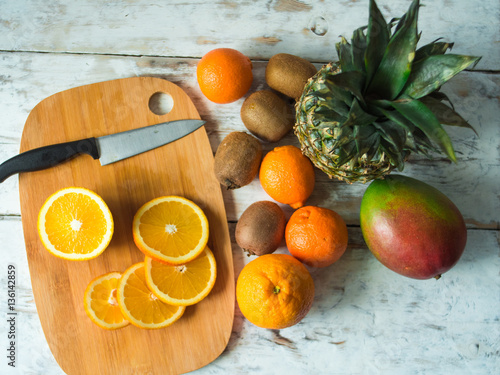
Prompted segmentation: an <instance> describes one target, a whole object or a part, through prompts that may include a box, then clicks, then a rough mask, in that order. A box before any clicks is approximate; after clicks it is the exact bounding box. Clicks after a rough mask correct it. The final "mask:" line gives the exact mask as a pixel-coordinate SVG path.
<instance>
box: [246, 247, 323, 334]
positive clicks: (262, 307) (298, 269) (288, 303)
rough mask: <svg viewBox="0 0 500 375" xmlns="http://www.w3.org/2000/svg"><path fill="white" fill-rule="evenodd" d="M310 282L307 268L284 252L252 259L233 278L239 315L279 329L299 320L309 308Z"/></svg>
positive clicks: (312, 289) (312, 284)
mask: <svg viewBox="0 0 500 375" xmlns="http://www.w3.org/2000/svg"><path fill="white" fill-rule="evenodd" d="M313 299H314V282H313V279H312V277H311V274H310V273H309V271H308V270H307V268H306V267H305V266H304V265H303V264H302V263H300V262H299V261H298V260H297V259H295V258H294V257H292V256H290V255H288V254H267V255H262V256H260V257H258V258H256V259H255V260H252V261H251V262H250V263H248V264H247V265H246V266H245V267H243V269H242V270H241V272H240V274H239V276H238V280H237V282H236V300H237V301H238V305H239V307H240V310H241V312H242V313H243V315H244V316H245V317H246V318H247V319H248V320H249V321H250V322H251V323H253V324H255V325H256V326H258V327H262V328H269V329H281V328H286V327H290V326H293V325H295V324H297V323H298V322H300V321H301V320H302V319H303V318H304V317H305V316H306V315H307V313H308V312H309V310H310V309H311V306H312V303H313Z"/></svg>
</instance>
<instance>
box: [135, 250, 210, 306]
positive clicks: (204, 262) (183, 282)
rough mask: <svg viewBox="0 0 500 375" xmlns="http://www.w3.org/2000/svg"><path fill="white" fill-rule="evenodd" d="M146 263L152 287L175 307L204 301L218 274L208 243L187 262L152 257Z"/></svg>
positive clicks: (148, 278)
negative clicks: (158, 259)
mask: <svg viewBox="0 0 500 375" xmlns="http://www.w3.org/2000/svg"><path fill="white" fill-rule="evenodd" d="M144 264H145V267H146V284H147V285H148V288H149V290H151V291H152V292H153V294H154V295H155V296H156V297H158V298H159V299H160V300H161V301H163V302H165V303H168V304H170V305H175V306H190V305H194V304H195V303H198V302H200V301H201V300H203V299H204V298H205V297H206V296H207V295H208V294H209V293H210V291H211V290H212V288H213V287H214V285H215V279H216V277H217V265H216V263H215V257H214V254H213V253H212V251H211V250H210V249H209V248H208V246H207V247H205V249H204V250H203V252H202V253H201V254H200V255H198V256H197V257H196V258H195V259H193V260H191V261H189V262H187V263H185V264H180V265H174V264H166V263H162V262H159V261H156V260H154V259H153V258H151V257H148V256H147V257H146V259H145V261H144Z"/></svg>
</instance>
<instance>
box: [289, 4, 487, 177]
mask: <svg viewBox="0 0 500 375" xmlns="http://www.w3.org/2000/svg"><path fill="white" fill-rule="evenodd" d="M419 7H420V2H419V0H413V2H412V4H411V5H410V8H409V10H408V12H407V13H406V14H405V15H403V17H401V18H400V19H394V20H392V21H391V22H390V23H388V24H387V23H386V22H385V20H384V19H383V16H382V14H381V12H380V10H379V9H378V7H377V5H376V3H375V1H374V0H370V12H369V13H370V15H369V22H368V26H365V27H361V28H359V29H357V30H355V31H354V33H353V37H352V40H351V43H349V42H348V41H347V40H346V39H345V38H344V37H342V38H341V41H340V42H339V43H337V44H336V49H337V53H338V56H339V61H338V62H332V63H330V64H327V65H325V66H323V67H322V68H321V69H320V70H319V71H318V72H317V73H316V74H315V75H314V76H313V77H312V78H310V79H309V81H308V82H307V83H306V85H305V87H304V91H303V93H302V96H301V97H300V99H299V100H298V102H297V103H296V106H295V109H296V123H295V126H294V132H295V134H296V136H297V137H298V139H299V141H300V144H301V149H302V152H303V153H304V154H305V155H306V156H307V157H309V159H311V161H312V162H313V164H314V165H315V166H316V167H318V168H319V169H321V170H322V171H323V172H325V173H326V174H327V175H328V176H329V177H330V178H332V177H334V178H338V179H340V180H343V181H346V182H348V183H353V182H358V181H359V182H363V183H365V182H368V181H371V180H373V179H376V178H380V177H383V176H384V175H386V174H389V173H390V172H391V171H392V170H393V169H395V168H397V169H398V170H400V171H401V170H403V168H404V163H405V161H406V160H407V158H408V156H409V155H410V154H411V153H415V154H419V155H424V156H427V157H430V155H431V153H433V152H442V153H444V154H446V155H447V156H448V158H449V159H450V160H452V161H454V162H455V161H456V156H455V152H454V149H453V146H452V144H451V140H450V138H449V136H448V134H447V133H446V131H445V130H444V128H443V127H442V125H453V126H461V127H468V128H470V129H472V130H474V129H473V128H472V126H471V125H470V124H468V123H467V122H466V121H465V120H464V119H463V118H462V117H461V116H460V115H459V114H458V113H456V112H455V111H454V109H453V106H452V105H451V103H450V105H451V107H450V106H448V105H446V104H445V103H443V101H447V102H449V99H448V97H447V96H446V95H444V94H442V93H440V92H439V89H440V88H441V86H442V85H443V84H444V83H445V82H446V81H448V80H449V79H451V78H452V77H453V76H455V75H456V74H458V73H459V72H460V71H462V70H464V69H466V68H467V67H469V66H471V65H472V66H475V64H477V62H478V61H479V60H480V57H475V56H463V55H452V54H445V53H446V51H447V50H448V49H451V48H452V46H453V43H445V42H438V41H437V40H436V41H434V42H432V43H429V44H427V45H424V46H423V47H421V48H419V49H417V48H416V47H417V42H418V39H419V38H420V34H418V32H417V18H418V9H419ZM365 31H366V34H365ZM391 67H392V68H391Z"/></svg>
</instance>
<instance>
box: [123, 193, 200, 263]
mask: <svg viewBox="0 0 500 375" xmlns="http://www.w3.org/2000/svg"><path fill="white" fill-rule="evenodd" d="M132 233H133V236H134V242H135V244H136V245H137V247H138V248H139V249H140V250H141V251H142V252H143V253H144V254H146V255H147V256H149V257H152V258H155V259H157V260H159V261H163V262H167V263H170V264H183V263H186V262H189V261H190V260H192V259H194V258H196V257H197V256H198V255H199V254H200V253H201V252H202V251H203V249H204V248H205V245H206V244H207V241H208V220H207V218H206V216H205V214H204V213H203V211H202V210H201V208H200V207H198V206H197V205H196V204H195V203H193V202H191V201H190V200H188V199H186V198H183V197H178V196H167V197H160V198H156V199H153V200H152V201H149V202H148V203H146V204H144V205H143V206H142V207H141V208H140V209H139V210H138V211H137V213H136V214H135V216H134V222H133V231H132Z"/></svg>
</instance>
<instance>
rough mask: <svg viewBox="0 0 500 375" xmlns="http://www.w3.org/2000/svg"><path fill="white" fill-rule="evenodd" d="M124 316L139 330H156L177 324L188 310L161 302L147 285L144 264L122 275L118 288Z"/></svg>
mask: <svg viewBox="0 0 500 375" xmlns="http://www.w3.org/2000/svg"><path fill="white" fill-rule="evenodd" d="M117 300H118V305H119V306H120V309H121V311H122V314H123V316H124V317H125V318H126V319H127V320H128V321H130V323H132V324H133V325H135V326H137V327H139V328H147V329H156V328H163V327H167V326H169V325H171V324H173V323H174V322H176V321H177V320H178V319H179V318H180V317H181V316H182V314H184V310H185V309H186V308H185V307H184V306H173V305H169V304H166V303H164V302H162V301H160V300H159V299H158V298H157V297H156V296H155V295H154V294H153V293H151V291H150V290H149V289H148V286H147V285H146V280H145V277H144V262H140V263H137V264H134V265H133V266H131V267H129V268H128V269H127V270H126V271H125V272H124V273H123V275H122V277H121V279H120V282H119V284H118V288H117Z"/></svg>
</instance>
